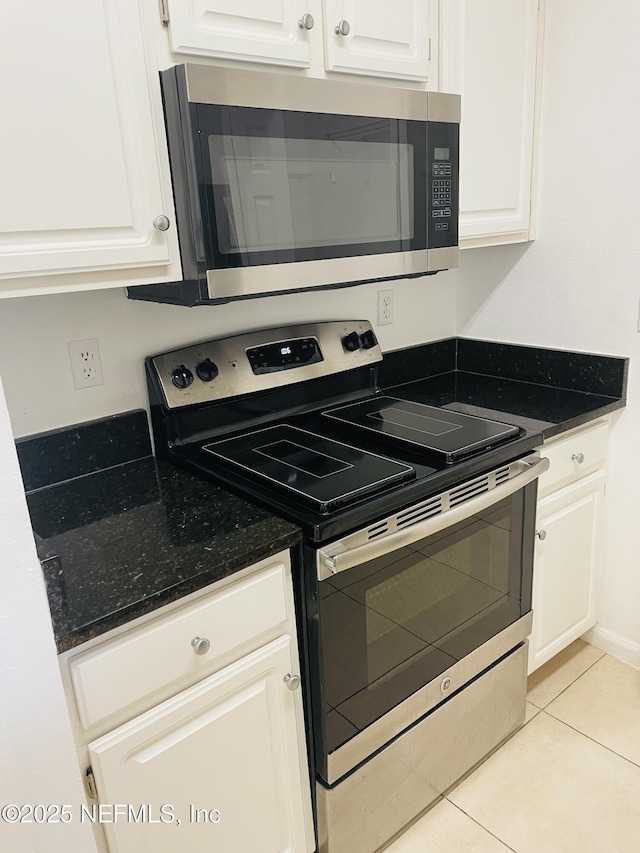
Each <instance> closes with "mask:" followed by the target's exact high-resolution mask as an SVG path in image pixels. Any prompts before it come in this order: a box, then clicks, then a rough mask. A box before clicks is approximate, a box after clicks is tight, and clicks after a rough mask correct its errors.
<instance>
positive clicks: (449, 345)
mask: <svg viewBox="0 0 640 853" xmlns="http://www.w3.org/2000/svg"><path fill="white" fill-rule="evenodd" d="M627 370H628V359H624V358H616V357H612V356H599V355H590V354H584V353H571V352H563V351H558V350H548V349H540V348H535V347H523V346H515V345H511V344H496V343H493V342H487V341H474V340H467V339H464V338H450V339H447V340H444V341H437V342H435V343H431V344H424V345H420V346H416V347H410V348H407V349H403V350H399V351H396V352H391V353H386V354H385V356H384V362H383V364H382V366H381V369H380V384H381V386H382V387H383V388H384V389H385V390H386V392H387V393H389V394H392V395H393V394H395V395H397V396H401V397H403V398H405V399H409V400H414V401H416V402H423V403H428V404H430V405H436V406H444V407H447V408H450V409H455V410H456V411H460V412H466V413H468V414H476V415H480V416H484V417H490V418H495V419H497V420H504V421H507V422H510V423H514V424H517V425H521V426H525V427H528V428H531V429H534V430H535V431H537V432H540V433H541V434H542V435H543V436H544V438H545V439H546V438H550V437H551V436H553V435H556V434H558V433H560V432H563V431H565V430H567V429H571V428H573V427H576V426H580V425H581V424H584V423H587V422H588V421H590V420H593V419H595V418H597V417H600V416H601V415H605V414H607V413H609V412H612V411H614V410H615V409H619V408H621V407H622V406H624V403H625V396H626V382H627ZM17 448H18V456H19V458H20V464H21V468H22V475H23V479H24V483H25V489H26V492H27V501H28V505H29V511H30V513H31V520H32V525H33V530H34V535H35V539H36V545H37V548H38V554H39V556H40V560H41V563H42V568H43V572H44V577H45V582H46V586H47V593H48V596H49V604H50V608H51V615H52V621H53V627H54V633H55V638H56V643H57V647H58V651H60V652H63V651H66V650H68V649H70V648H73V647H74V646H77V645H79V644H80V643H83V642H85V641H86V640H88V639H91V638H93V637H96V636H99V635H100V634H103V633H104V632H106V631H108V630H110V629H112V628H115V627H117V626H120V625H122V624H125V623H126V622H128V621H130V620H131V619H134V618H136V617H137V616H141V615H142V614H144V613H148V612H150V611H152V610H155V609H156V608H158V607H161V606H162V605H164V604H167V603H169V602H171V601H174V600H176V599H179V598H180V597H182V596H184V595H187V594H189V593H191V592H194V591H196V590H198V589H201V588H203V587H205V586H207V585H208V584H211V583H213V582H215V581H218V580H220V579H222V578H224V577H227V576H229V575H231V574H233V573H234V572H237V571H239V570H241V569H243V568H245V567H247V566H250V565H251V564H253V563H256V562H258V561H259V560H261V559H265V558H267V557H269V556H271V555H273V554H276V553H277V552H279V551H282V550H285V549H288V548H290V547H294V546H296V545H297V544H298V543H299V542H301V539H302V535H301V533H300V530H299V529H298V528H297V527H296V526H295V525H293V524H290V523H289V522H286V521H283V520H282V519H280V518H277V517H276V516H273V515H271V514H270V513H269V512H267V511H266V510H264V509H261V508H259V507H257V506H255V505H254V504H251V503H249V502H247V501H244V500H242V499H241V498H239V497H236V496H235V495H232V494H230V493H229V492H227V491H226V490H225V489H223V488H221V487H218V486H216V485H215V484H213V483H211V482H209V481H205V480H201V479H199V478H197V477H195V476H193V475H191V474H189V473H187V472H185V471H182V470H179V469H178V468H176V467H174V466H173V465H170V464H168V463H165V462H161V461H156V460H155V459H154V458H153V457H152V455H151V443H150V438H149V430H148V424H147V417H146V413H145V412H143V411H136V412H128V413H124V414H122V415H115V416H113V417H111V418H104V419H101V420H99V421H93V422H90V423H88V424H82V425H79V426H77V427H71V428H67V429H63V430H57V431H54V432H52V433H47V434H44V435H40V436H33V437H30V438H27V439H22V440H20V441H19V442H18V443H17Z"/></svg>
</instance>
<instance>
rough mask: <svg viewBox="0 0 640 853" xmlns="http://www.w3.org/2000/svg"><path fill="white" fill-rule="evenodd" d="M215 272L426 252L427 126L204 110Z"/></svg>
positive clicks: (200, 110) (203, 150)
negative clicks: (280, 264)
mask: <svg viewBox="0 0 640 853" xmlns="http://www.w3.org/2000/svg"><path fill="white" fill-rule="evenodd" d="M196 116H197V119H196V124H197V128H198V141H199V146H200V155H201V163H200V170H201V173H202V186H201V192H202V193H204V196H205V205H204V206H203V210H204V214H205V216H208V220H209V221H208V222H207V223H205V225H206V227H205V229H204V231H205V235H206V240H207V241H208V244H207V245H206V246H205V249H206V250H207V253H208V255H209V256H210V257H208V258H207V262H208V263H210V264H211V265H212V267H214V268H231V267H244V266H254V265H258V264H270V263H288V262H299V261H314V260H322V259H326V258H337V257H349V256H355V255H366V254H379V253H388V252H403V251H413V250H419V249H425V248H426V244H427V222H426V187H427V175H426V171H425V170H426V145H427V142H426V123H425V122H417V121H416V122H414V121H407V120H403V119H387V118H372V117H368V116H340V115H327V114H319V113H300V112H287V111H283V110H267V109H252V108H248V107H220V106H215V105H210V104H207V105H203V104H199V105H198V106H197V108H196Z"/></svg>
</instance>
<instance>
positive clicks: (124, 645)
mask: <svg viewBox="0 0 640 853" xmlns="http://www.w3.org/2000/svg"><path fill="white" fill-rule="evenodd" d="M285 581H286V570H285V566H284V565H283V564H282V563H277V564H275V565H271V566H270V567H269V568H267V569H265V570H264V571H262V572H259V573H256V574H254V575H251V576H249V577H247V578H246V579H245V580H243V581H241V582H238V583H235V584H232V585H229V586H226V587H224V588H223V589H221V590H219V591H218V592H215V593H212V594H210V595H208V596H206V597H205V598H203V599H200V600H198V601H196V602H193V603H191V604H189V605H186V606H185V607H183V608H180V609H178V610H174V611H173V612H172V613H171V614H170V615H167V616H164V617H159V618H158V619H155V620H153V621H152V622H150V623H147V624H146V625H145V626H144V627H141V628H139V629H136V630H132V631H130V632H128V633H126V634H124V635H122V636H120V637H118V638H117V639H115V640H113V641H111V642H107V643H105V644H104V645H101V646H99V647H97V648H94V649H92V650H91V651H88V652H86V653H84V654H80V655H78V656H77V657H75V658H74V659H73V660H72V661H71V663H70V671H71V680H72V684H73V690H74V693H75V697H76V702H77V706H78V713H79V717H80V722H81V723H82V725H83V726H84V728H85V729H88V728H91V727H92V726H94V725H96V724H97V723H99V722H101V721H102V720H105V719H106V718H107V717H109V716H111V715H112V714H115V713H117V712H120V711H123V710H124V709H126V708H128V707H132V709H133V711H134V712H135V713H138V712H139V711H140V710H141V708H140V706H141V704H142V703H143V702H144V700H147V701H146V705H147V707H148V706H150V705H151V704H152V703H153V702H152V700H153V701H156V700H157V698H158V694H159V692H160V691H163V692H164V693H165V694H166V692H167V687H168V686H169V685H171V684H175V685H176V689H183V687H185V686H187V685H188V684H192V683H195V682H196V681H198V680H200V679H201V678H203V677H204V676H205V675H208V674H209V673H211V672H212V671H215V669H218V668H219V667H220V666H226V665H227V664H228V663H230V662H231V660H233V653H234V651H235V650H238V651H239V652H240V653H242V654H245V653H246V652H247V651H250V650H251V649H250V647H249V644H250V643H251V641H252V639H253V638H256V639H259V640H260V643H262V641H263V640H264V638H265V634H266V633H267V632H270V631H273V629H274V628H276V627H277V626H279V625H281V624H282V623H284V622H285V621H286V620H287V618H288V610H287V596H286V586H285ZM198 638H200V639H201V640H203V641H204V642H201V643H200V644H198V643H194V640H197V639H198ZM207 643H208V644H209V645H208V649H207ZM254 645H255V644H254ZM204 649H206V651H204ZM134 705H135V708H133V706H134Z"/></svg>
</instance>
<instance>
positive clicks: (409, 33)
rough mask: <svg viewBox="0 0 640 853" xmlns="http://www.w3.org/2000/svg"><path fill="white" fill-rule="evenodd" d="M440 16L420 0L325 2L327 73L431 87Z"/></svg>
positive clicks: (331, 0)
mask: <svg viewBox="0 0 640 853" xmlns="http://www.w3.org/2000/svg"><path fill="white" fill-rule="evenodd" d="M435 11H437V3H428V2H420V0H395V2H393V3H387V2H384V3H383V2H371V0H324V46H325V57H326V62H325V64H326V68H327V70H329V71H351V72H354V73H356V74H374V75H379V76H383V77H406V78H408V79H411V80H424V81H427V80H428V79H429V60H430V50H431V47H432V44H431V42H432V41H433V38H432V35H433V34H432V29H433V20H432V17H433V16H434V12H435Z"/></svg>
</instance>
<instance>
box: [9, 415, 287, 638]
mask: <svg viewBox="0 0 640 853" xmlns="http://www.w3.org/2000/svg"><path fill="white" fill-rule="evenodd" d="M132 414H133V415H134V417H133V420H136V421H139V419H140V418H142V419H144V423H145V424H146V414H145V413H144V412H139V413H128V414H127V415H125V416H123V418H126V419H129V423H128V425H129V427H131V424H132V421H131V416H132ZM110 420H112V421H113V422H114V424H113V425H114V429H115V430H116V431H119V430H121V429H122V423H119V422H118V420H119V419H118V418H115V419H110ZM78 429H79V430H80V438H79V439H78V437H77V432H78ZM84 429H89V430H95V429H96V425H95V424H88V425H86V427H85V426H81V427H79V428H74V430H73V432H72V433H71V435H69V432H71V431H62V432H61V433H58V436H59V438H58V446H57V450H58V455H59V456H64V451H65V449H66V451H67V452H68V453H70V454H72V456H73V455H74V454H75V452H76V449H77V446H78V442H80V443H81V441H82V439H83V438H84V436H83V435H82V431H83V430H84ZM74 433H75V435H74ZM54 435H55V434H50V435H49V436H46V440H47V443H48V446H49V449H50V450H52V449H53V436H54ZM42 438H45V437H40V438H37V439H34V440H33V441H34V445H33V448H32V450H33V453H35V454H36V455H37V454H38V453H39V452H40V451H41V448H39V447H37V444H36V443H37V442H38V441H41V440H42ZM70 439H72V441H71V444H72V446H71V447H70V445H69V443H68V442H69V440H70ZM21 445H22V446H21V452H20V457H21V460H22V462H23V464H24V460H25V459H27V458H31V456H30V450H29V448H28V447H27V446H25V445H26V443H25V442H21ZM112 458H113V457H112ZM27 502H28V505H29V512H30V514H31V521H32V526H33V530H34V534H35V539H36V546H37V549H38V554H39V557H40V560H41V564H42V568H43V572H44V578H45V583H46V587H47V593H48V597H49V606H50V609H51V617H52V621H53V627H54V634H55V638H56V644H57V647H58V651H59V652H63V651H66V650H67V649H70V648H73V647H74V646H77V645H79V644H80V643H82V642H85V641H86V640H88V639H91V638H92V637H96V636H98V635H100V634H102V633H104V632H105V631H108V630H110V629H111V628H115V627H117V626H119V625H122V624H124V623H125V622H127V621H130V620H131V619H133V618H135V617H137V616H141V615H142V614H144V613H148V612H149V611H151V610H154V609H156V608H158V607H161V606H162V605H164V604H167V603H168V602H170V601H174V600H176V599H178V598H180V597H182V596H184V595H187V594H188V593H190V592H194V591H195V590H198V589H201V588H203V587H204V586H207V585H208V584H211V583H213V582H215V581H218V580H220V579H222V578H224V577H227V576H228V575H231V574H233V573H234V572H236V571H239V570H240V569H243V568H246V567H247V566H250V565H252V564H253V563H256V562H258V561H259V560H262V559H265V558H267V557H269V556H271V555H272V554H276V553H278V552H279V551H282V550H286V549H288V548H290V547H293V546H295V545H296V544H297V543H298V542H300V540H301V534H300V532H299V530H298V528H297V527H295V526H294V525H292V524H290V523H289V522H286V521H283V520H281V519H279V518H276V517H275V516H273V515H271V514H270V513H269V512H267V511H265V510H263V509H260V508H258V507H256V506H255V505H253V504H251V503H248V502H247V501H244V500H242V499H241V498H238V497H236V496H235V495H231V494H230V493H229V492H227V491H226V490H224V489H222V488H219V487H218V486H216V485H214V484H213V483H210V482H208V481H204V480H200V479H198V478H197V477H194V476H192V475H191V474H188V473H186V472H184V471H182V470H179V469H178V468H176V467H175V466H173V465H170V464H168V463H166V462H161V461H156V460H155V459H153V458H152V457H150V456H146V457H143V458H140V459H136V460H132V461H128V462H125V463H122V464H118V465H114V466H112V467H110V468H107V469H106V470H102V471H95V472H94V473H91V474H87V475H84V476H79V477H76V478H74V479H70V480H67V481H66V482H62V483H58V484H53V485H49V486H45V487H43V488H39V489H37V490H32V491H28V492H27Z"/></svg>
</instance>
